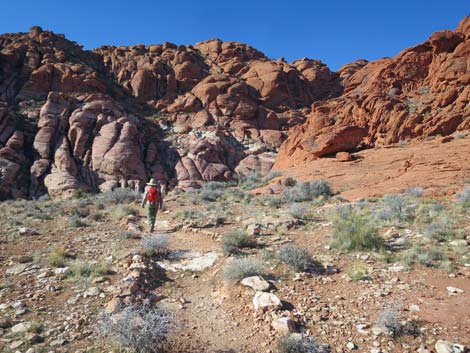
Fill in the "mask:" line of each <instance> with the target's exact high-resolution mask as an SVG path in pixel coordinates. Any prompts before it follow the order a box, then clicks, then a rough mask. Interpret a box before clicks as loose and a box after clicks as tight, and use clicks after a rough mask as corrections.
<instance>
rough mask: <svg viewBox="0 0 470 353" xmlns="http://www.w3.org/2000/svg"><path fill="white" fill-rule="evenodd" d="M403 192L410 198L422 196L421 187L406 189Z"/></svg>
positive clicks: (422, 190)
mask: <svg viewBox="0 0 470 353" xmlns="http://www.w3.org/2000/svg"><path fill="white" fill-rule="evenodd" d="M405 192H406V193H407V194H408V195H410V196H412V197H421V196H423V194H424V189H423V188H422V187H421V186H416V187H414V188H408V189H406V191H405Z"/></svg>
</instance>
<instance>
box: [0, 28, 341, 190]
mask: <svg viewBox="0 0 470 353" xmlns="http://www.w3.org/2000/svg"><path fill="white" fill-rule="evenodd" d="M341 92H342V86H341V84H340V79H339V75H338V74H336V73H332V72H330V70H329V69H328V68H327V67H326V66H325V65H323V64H322V63H320V62H318V61H315V60H308V59H303V60H299V61H296V62H294V63H292V64H288V63H286V62H285V61H282V60H280V61H272V60H269V59H268V58H266V57H265V56H264V54H262V53H261V52H259V51H257V50H255V49H253V48H251V47H250V46H247V45H244V44H241V43H235V42H228V43H224V42H221V41H220V40H210V41H206V42H202V43H198V44H197V45H196V46H195V47H192V46H188V47H186V46H176V45H174V44H171V43H165V44H162V45H152V46H143V45H136V46H131V47H110V46H104V47H101V48H98V49H96V50H94V51H93V52H90V51H84V50H83V49H82V47H81V46H79V45H77V44H76V43H74V42H71V41H68V40H67V39H65V38H64V37H63V36H62V35H57V34H54V33H52V32H50V31H43V30H42V29H41V28H39V27H33V28H31V30H30V32H29V33H18V34H5V35H2V36H0V171H1V174H0V175H1V179H0V199H5V198H9V197H27V196H33V197H35V196H40V195H42V194H44V193H46V192H48V193H49V194H51V195H52V196H58V197H67V196H69V195H70V194H71V193H72V192H73V191H74V190H75V189H77V188H82V189H84V190H89V191H98V190H106V189H109V188H113V187H115V186H116V185H119V184H121V185H123V184H126V185H130V186H136V187H139V186H140V187H141V186H142V184H143V183H144V182H145V181H146V180H147V179H148V178H150V177H154V178H157V179H159V180H161V181H162V182H164V183H169V184H171V185H176V184H179V185H180V186H182V187H185V186H198V185H200V184H201V183H202V182H204V181H210V180H228V179H231V178H232V177H233V176H234V174H235V173H238V174H246V173H249V172H250V171H252V170H260V171H263V172H267V171H269V170H270V168H271V166H272V164H273V162H274V152H275V151H276V150H277V148H278V147H279V145H280V144H281V143H282V141H283V140H284V139H285V137H286V134H285V130H286V129H288V128H289V127H291V126H294V125H296V124H298V123H300V122H302V121H303V120H304V115H305V112H306V111H308V109H309V106H310V105H311V104H312V102H314V101H317V100H319V99H326V98H330V97H336V96H338V95H339V94H341Z"/></svg>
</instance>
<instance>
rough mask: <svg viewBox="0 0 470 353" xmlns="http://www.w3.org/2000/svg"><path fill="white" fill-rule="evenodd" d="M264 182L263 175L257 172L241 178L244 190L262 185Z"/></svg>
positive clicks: (241, 185)
mask: <svg viewBox="0 0 470 353" xmlns="http://www.w3.org/2000/svg"><path fill="white" fill-rule="evenodd" d="M261 184H262V178H261V175H260V174H259V173H257V172H251V173H249V174H247V175H245V176H244V177H242V179H241V180H240V184H239V185H240V187H241V188H242V189H244V190H252V189H256V188H257V187H260V186H261Z"/></svg>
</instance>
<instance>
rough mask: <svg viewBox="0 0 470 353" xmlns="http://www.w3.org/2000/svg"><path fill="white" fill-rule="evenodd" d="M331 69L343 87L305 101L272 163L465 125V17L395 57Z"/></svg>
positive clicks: (469, 36) (468, 67)
mask: <svg viewBox="0 0 470 353" xmlns="http://www.w3.org/2000/svg"><path fill="white" fill-rule="evenodd" d="M339 75H340V77H341V79H342V84H343V87H344V94H343V95H341V96H340V97H337V98H334V99H330V100H326V101H321V102H315V103H313V105H312V112H311V113H310V115H309V116H308V118H307V120H306V122H305V123H304V124H301V125H299V126H297V127H295V128H293V129H292V130H291V131H290V133H289V138H288V139H287V140H286V141H285V142H284V143H283V145H282V146H281V148H280V151H279V154H278V158H277V162H276V167H277V168H280V169H282V168H285V167H288V166H292V165H294V164H297V163H299V162H305V161H311V160H314V159H316V158H319V157H323V156H327V155H332V154H334V153H336V152H342V151H354V150H357V149H360V148H365V147H372V146H384V145H389V144H393V143H396V142H399V141H402V140H409V139H423V138H426V137H428V136H433V135H442V136H445V135H449V134H452V133H453V132H455V131H461V130H467V129H469V128H470V118H469V116H470V104H469V102H470V85H469V84H470V18H469V17H466V18H465V19H463V20H462V21H461V23H460V24H459V26H458V28H457V29H456V30H455V31H442V32H437V33H434V34H432V35H431V36H430V37H429V39H428V40H427V41H426V42H424V43H422V44H420V45H417V46H415V47H412V48H409V49H406V50H404V51H403V52H401V53H400V54H399V55H398V56H397V57H395V58H385V59H381V60H377V61H374V62H369V63H368V62H366V61H358V62H355V63H352V64H349V65H345V66H343V67H342V68H341V69H340V70H339Z"/></svg>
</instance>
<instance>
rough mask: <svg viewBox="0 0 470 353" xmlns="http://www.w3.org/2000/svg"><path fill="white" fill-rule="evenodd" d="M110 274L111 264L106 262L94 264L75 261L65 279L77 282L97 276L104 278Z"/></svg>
mask: <svg viewBox="0 0 470 353" xmlns="http://www.w3.org/2000/svg"><path fill="white" fill-rule="evenodd" d="M111 273H112V271H111V264H110V263H109V262H107V261H101V262H96V263H94V262H85V261H75V262H74V263H73V264H72V266H70V272H69V273H68V274H67V277H69V278H70V279H72V280H74V281H78V280H82V279H87V278H93V277H98V276H106V275H109V274H111Z"/></svg>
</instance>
